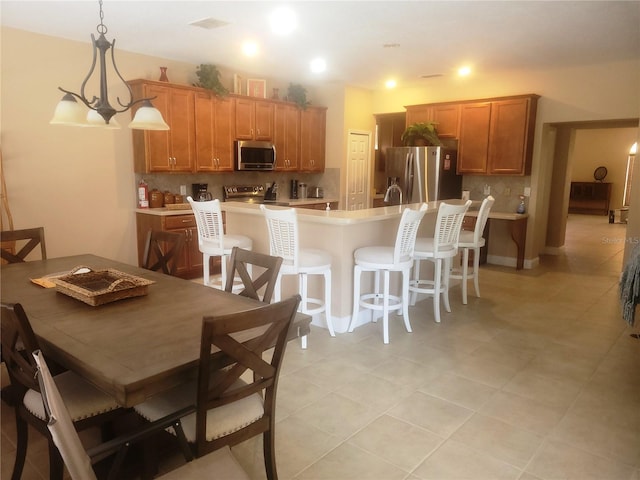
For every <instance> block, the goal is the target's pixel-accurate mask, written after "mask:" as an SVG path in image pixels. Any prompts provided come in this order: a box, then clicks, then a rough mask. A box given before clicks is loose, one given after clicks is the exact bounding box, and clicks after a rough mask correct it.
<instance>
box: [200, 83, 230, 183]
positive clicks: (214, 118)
mask: <svg viewBox="0 0 640 480" xmlns="http://www.w3.org/2000/svg"><path fill="white" fill-rule="evenodd" d="M195 117H196V171H197V172H230V171H233V155H232V153H233V135H232V133H231V132H232V130H233V128H232V125H233V102H232V101H231V99H229V98H218V97H216V96H214V95H211V94H208V93H205V92H197V93H196V94H195Z"/></svg>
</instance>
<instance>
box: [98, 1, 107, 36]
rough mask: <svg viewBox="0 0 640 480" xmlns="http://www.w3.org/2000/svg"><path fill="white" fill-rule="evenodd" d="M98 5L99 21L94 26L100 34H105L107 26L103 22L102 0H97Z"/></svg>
mask: <svg viewBox="0 0 640 480" xmlns="http://www.w3.org/2000/svg"><path fill="white" fill-rule="evenodd" d="M98 4H99V5H100V23H99V24H98V26H97V27H96V30H97V31H98V33H99V34H100V35H105V34H106V33H107V26H106V25H105V24H104V12H103V11H102V0H99V1H98Z"/></svg>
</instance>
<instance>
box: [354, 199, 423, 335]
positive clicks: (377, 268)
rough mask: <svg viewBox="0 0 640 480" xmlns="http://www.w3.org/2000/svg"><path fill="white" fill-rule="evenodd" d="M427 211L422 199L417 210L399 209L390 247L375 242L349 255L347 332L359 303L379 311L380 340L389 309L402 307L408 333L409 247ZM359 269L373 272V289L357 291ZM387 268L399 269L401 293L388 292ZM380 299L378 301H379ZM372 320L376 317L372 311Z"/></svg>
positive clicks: (355, 315) (384, 331)
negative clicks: (350, 307)
mask: <svg viewBox="0 0 640 480" xmlns="http://www.w3.org/2000/svg"><path fill="white" fill-rule="evenodd" d="M426 211H427V204H426V203H423V204H422V205H421V206H420V209H418V210H412V209H410V208H406V209H405V210H404V211H403V212H402V217H401V218H400V225H399V226H398V232H397V234H396V242H395V245H394V246H393V247H387V246H376V247H362V248H358V249H357V250H356V251H355V252H354V254H353V256H354V260H355V266H354V267H353V315H352V316H351V323H350V324H349V332H353V329H354V328H355V326H356V322H357V319H358V313H359V311H360V308H359V307H363V308H368V309H371V310H374V311H381V312H382V322H383V323H382V329H383V334H382V335H383V342H384V343H385V344H386V343H389V312H390V311H392V310H398V314H400V310H402V317H403V319H404V326H405V328H406V329H407V332H409V333H411V323H410V322H409V280H410V277H409V276H410V272H411V266H412V264H413V258H412V254H413V249H414V245H415V241H416V235H417V233H418V227H419V226H420V222H421V221H422V218H423V217H424V215H425V213H426ZM363 272H374V273H375V285H374V292H373V293H365V294H362V295H361V294H360V277H361V275H362V273H363ZM381 272H382V273H383V274H384V286H383V290H382V292H380V273H381ZM391 272H401V273H402V294H401V296H397V295H391V294H390V292H389V277H390V273H391ZM380 300H382V304H380ZM372 318H373V321H374V322H375V321H376V317H375V313H374V312H372Z"/></svg>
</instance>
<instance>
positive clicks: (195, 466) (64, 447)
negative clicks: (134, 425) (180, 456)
mask: <svg viewBox="0 0 640 480" xmlns="http://www.w3.org/2000/svg"><path fill="white" fill-rule="evenodd" d="M33 357H34V360H35V362H36V365H37V372H38V375H37V378H38V383H39V385H40V391H41V392H42V401H43V406H44V410H45V411H46V414H47V427H48V429H49V431H50V432H51V436H52V438H53V442H54V443H55V445H56V446H57V448H58V450H59V452H60V455H61V456H62V458H63V459H64V463H65V465H66V466H67V470H68V471H69V474H70V475H71V478H72V480H96V478H97V477H96V473H95V471H94V468H93V465H94V464H95V463H96V462H97V461H98V460H100V459H103V458H105V457H108V456H112V455H115V461H114V463H113V466H112V468H111V470H110V471H109V476H108V478H110V479H111V478H113V479H116V478H118V476H117V475H118V471H119V468H117V467H119V465H120V463H121V461H122V459H123V458H124V454H125V453H126V451H127V450H128V449H129V447H130V446H131V445H134V444H136V443H138V442H140V441H144V440H145V439H146V438H147V437H148V435H149V434H153V433H155V432H156V430H155V427H157V426H158V425H154V428H148V427H147V428H142V429H137V430H135V431H133V432H131V433H127V434H125V435H121V436H119V437H116V438H113V439H111V440H109V441H108V442H105V443H101V444H99V445H96V446H94V447H92V448H91V449H89V450H88V451H87V450H85V448H84V446H83V444H82V442H81V441H80V437H79V436H78V433H77V431H76V429H75V428H74V425H73V421H72V420H71V417H70V416H69V412H68V410H67V407H68V404H67V403H66V402H65V401H64V399H63V398H62V395H61V394H60V390H59V388H58V385H57V384H56V382H55V380H54V379H53V377H52V375H51V372H50V371H49V368H48V366H47V362H46V360H45V358H44V356H43V355H42V352H40V351H39V350H37V351H35V352H34V353H33ZM181 415H183V412H176V413H175V414H174V417H173V418H172V419H171V420H172V422H173V423H166V425H164V426H165V427H166V426H172V427H176V426H179V418H180V416H181ZM190 460H191V458H188V460H187V461H188V462H189V463H186V464H185V465H182V466H181V467H179V468H177V469H176V470H173V471H171V472H169V473H168V474H167V475H163V476H162V477H160V478H163V479H165V480H192V479H193V480H196V479H197V480H200V479H206V478H221V479H222V478H224V479H225V480H249V476H248V475H247V474H246V472H245V471H244V470H242V467H241V466H240V464H239V463H238V462H237V460H236V459H235V458H234V457H233V454H232V453H231V450H230V449H229V448H228V447H227V448H223V449H220V450H218V451H216V452H213V453H212V454H211V455H206V456H204V457H201V458H199V459H197V460H196V461H190Z"/></svg>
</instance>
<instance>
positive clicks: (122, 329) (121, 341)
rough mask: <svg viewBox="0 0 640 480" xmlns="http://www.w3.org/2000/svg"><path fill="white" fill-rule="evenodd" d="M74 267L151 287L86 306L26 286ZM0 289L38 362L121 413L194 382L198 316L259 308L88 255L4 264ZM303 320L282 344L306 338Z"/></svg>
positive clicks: (306, 318) (306, 325) (299, 317)
mask: <svg viewBox="0 0 640 480" xmlns="http://www.w3.org/2000/svg"><path fill="white" fill-rule="evenodd" d="M78 265H86V266H89V267H91V268H93V269H94V270H98V269H105V268H115V269H117V270H119V271H121V272H124V273H129V274H132V275H136V276H138V277H143V278H147V279H149V280H153V281H154V282H155V284H153V285H150V286H149V293H148V294H147V295H145V296H142V297H135V298H129V299H125V300H120V301H117V302H113V303H109V304H106V305H101V306H99V307H92V306H89V305H87V304H85V303H83V302H80V301H78V300H76V299H74V298H71V297H68V296H66V295H63V294H61V293H58V292H56V290H55V289H53V288H48V289H47V288H42V287H40V286H37V285H36V284H34V283H32V282H31V281H30V279H31V278H41V277H44V276H46V275H50V274H53V273H59V272H67V271H69V270H71V269H72V268H74V267H76V266H78ZM0 288H1V293H2V299H3V301H6V302H12V303H21V304H22V305H24V306H25V307H26V308H27V309H28V311H29V317H30V320H31V325H32V327H33V330H34V332H35V334H36V337H37V338H38V342H39V344H40V347H41V348H42V350H43V352H44V353H45V355H47V356H48V357H51V358H52V359H53V360H55V361H56V362H57V363H58V364H60V365H62V366H63V367H65V368H67V369H69V370H72V371H74V372H76V373H77V374H79V375H80V376H82V377H83V378H85V379H86V380H88V381H90V382H91V383H93V384H94V385H96V386H98V387H99V388H100V389H102V390H103V391H104V392H106V393H108V394H110V395H112V396H113V397H114V398H115V399H116V401H117V402H118V403H119V404H120V405H122V406H133V405H136V404H138V403H141V402H143V401H144V400H146V399H147V398H149V397H151V396H153V395H154V394H157V393H159V392H162V391H165V390H168V389H170V388H172V387H175V386H177V385H181V384H183V383H185V382H188V381H189V380H190V379H193V378H195V375H196V373H197V364H198V350H199V345H200V330H201V326H202V319H203V317H205V316H208V315H211V314H213V313H215V314H217V315H226V314H229V313H237V312H241V311H245V310H250V309H254V308H255V307H256V306H258V305H262V303H260V302H258V301H257V300H253V299H250V298H247V297H242V296H240V295H233V294H230V293H227V292H224V291H221V290H218V289H214V288H209V287H206V286H204V285H201V284H198V283H195V282H191V281H186V280H183V279H180V278H176V277H172V276H169V275H164V274H161V273H158V272H152V271H150V270H145V269H142V268H140V267H135V266H132V265H127V264H124V263H120V262H116V261H114V260H110V259H108V258H102V257H98V256H95V255H76V256H71V257H62V258H54V259H48V260H45V261H33V262H26V263H19V264H18V263H15V264H12V265H5V266H3V267H2V284H1V285H0ZM310 321H311V318H310V317H309V316H307V315H303V314H297V316H296V320H295V322H294V324H293V328H292V330H291V331H290V332H289V338H290V339H293V338H297V337H298V336H299V335H307V334H308V333H309V331H310V329H309V323H310ZM244 339H246V338H244ZM239 340H243V338H239Z"/></svg>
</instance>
